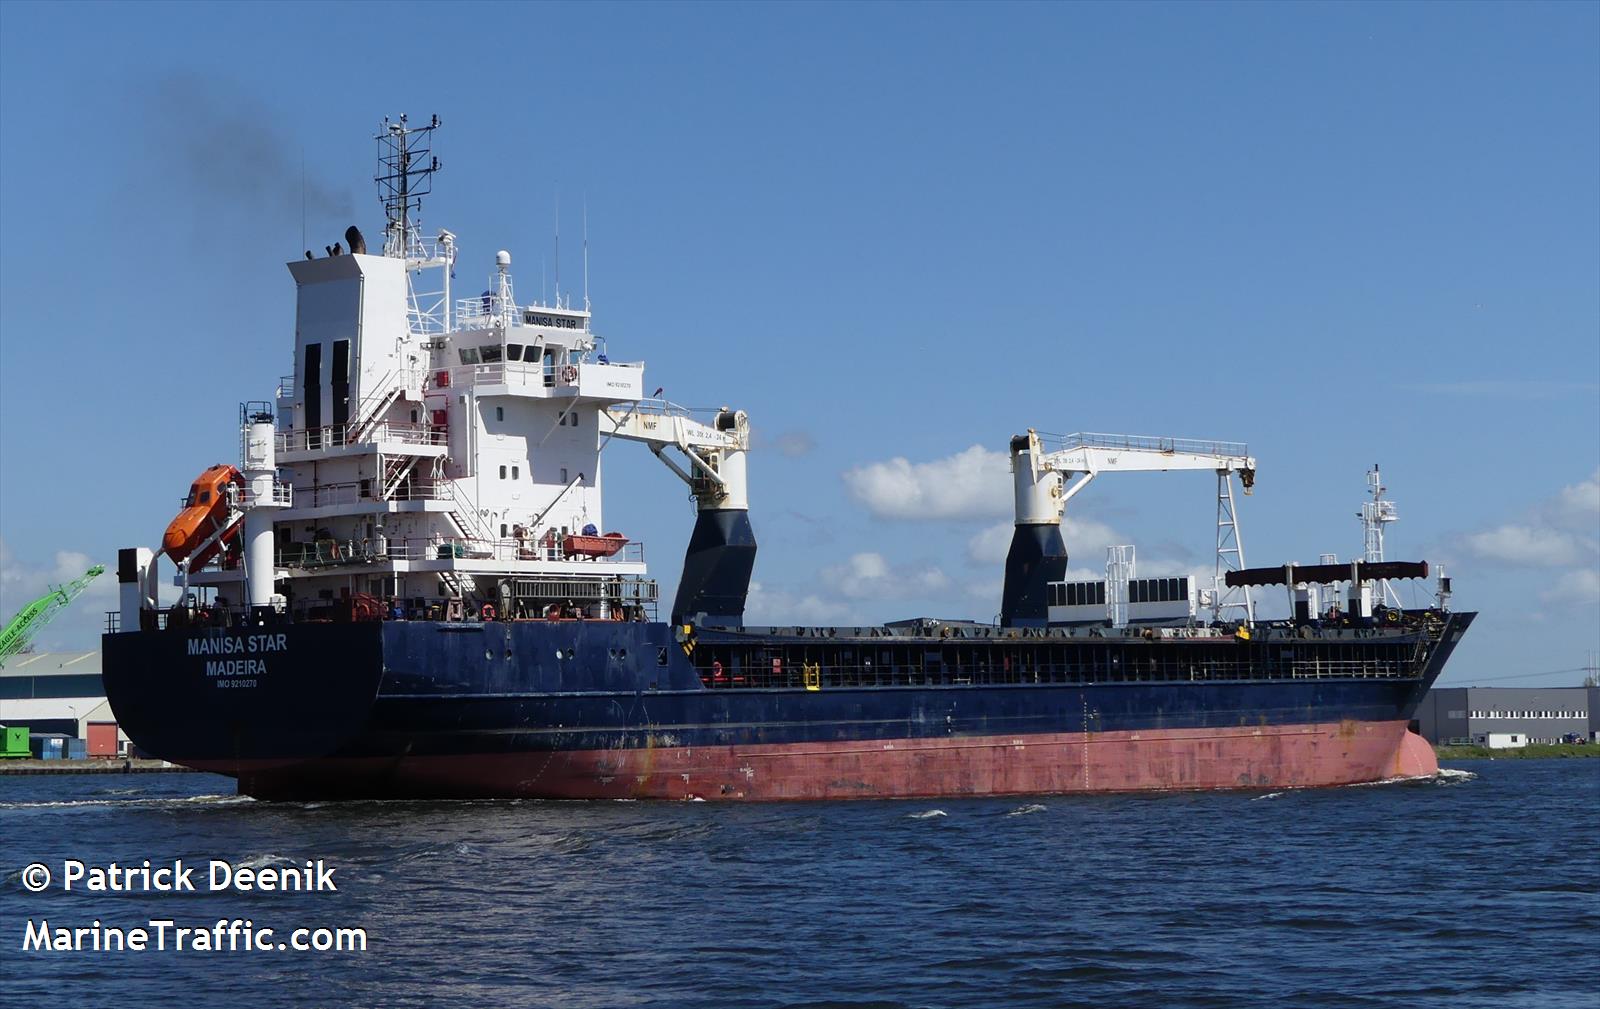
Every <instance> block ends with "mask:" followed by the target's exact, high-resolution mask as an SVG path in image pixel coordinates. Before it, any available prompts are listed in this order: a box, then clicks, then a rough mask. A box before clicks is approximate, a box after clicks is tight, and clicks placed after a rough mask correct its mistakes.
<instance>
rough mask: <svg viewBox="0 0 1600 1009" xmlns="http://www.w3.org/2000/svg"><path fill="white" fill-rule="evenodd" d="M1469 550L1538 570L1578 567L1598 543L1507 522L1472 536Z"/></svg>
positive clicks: (1486, 556) (1540, 528) (1566, 534)
mask: <svg viewBox="0 0 1600 1009" xmlns="http://www.w3.org/2000/svg"><path fill="white" fill-rule="evenodd" d="M1466 545H1467V549H1468V550H1470V551H1472V553H1474V554H1476V555H1477V556H1479V557H1481V558H1483V559H1484V560H1490V561H1499V562H1501V563H1502V564H1518V565H1530V566H1534V567H1564V566H1566V565H1568V564H1577V563H1579V562H1580V561H1582V560H1583V559H1584V557H1586V556H1588V555H1592V554H1593V553H1594V549H1595V545H1594V541H1593V540H1590V541H1587V542H1585V541H1584V539H1583V538H1582V537H1580V536H1575V535H1573V534H1572V533H1568V532H1565V531H1563V530H1560V529H1551V528H1549V527H1539V526H1531V525H1519V524H1516V523H1507V524H1505V525H1501V526H1496V527H1495V528H1493V529H1486V530H1484V531H1483V532H1478V533H1469V534H1468V535H1467V538H1466Z"/></svg>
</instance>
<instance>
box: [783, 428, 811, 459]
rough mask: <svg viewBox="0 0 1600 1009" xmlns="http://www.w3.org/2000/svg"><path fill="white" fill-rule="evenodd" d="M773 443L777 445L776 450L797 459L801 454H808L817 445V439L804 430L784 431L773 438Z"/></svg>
mask: <svg viewBox="0 0 1600 1009" xmlns="http://www.w3.org/2000/svg"><path fill="white" fill-rule="evenodd" d="M773 444H775V445H776V446H777V447H778V452H779V453H780V454H782V455H784V456H787V457H788V458H790V459H798V458H800V457H801V456H803V455H810V454H811V452H812V450H813V449H815V448H816V447H817V440H816V439H815V438H813V437H811V435H809V434H807V433H806V432H804V431H785V432H783V433H782V434H780V435H778V436H777V437H776V438H774V439H773Z"/></svg>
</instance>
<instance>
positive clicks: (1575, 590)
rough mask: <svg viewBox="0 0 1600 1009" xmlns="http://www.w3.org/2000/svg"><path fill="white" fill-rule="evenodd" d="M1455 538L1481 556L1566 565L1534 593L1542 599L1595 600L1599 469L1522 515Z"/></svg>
mask: <svg viewBox="0 0 1600 1009" xmlns="http://www.w3.org/2000/svg"><path fill="white" fill-rule="evenodd" d="M1461 542H1462V545H1463V546H1464V547H1465V548H1466V550H1467V551H1468V552H1469V553H1471V554H1474V555H1475V556H1477V557H1478V558H1480V559H1482V560H1485V561H1490V562H1493V563H1497V564H1505V565H1512V566H1518V567H1542V568H1564V569H1566V570H1564V571H1560V572H1559V573H1558V574H1557V575H1555V576H1554V580H1553V581H1551V582H1550V586H1549V588H1547V589H1546V590H1545V591H1543V592H1541V593H1540V596H1541V598H1542V599H1544V600H1545V601H1546V602H1548V603H1552V604H1571V605H1593V604H1594V603H1595V602H1600V469H1597V470H1595V471H1594V473H1592V474H1590V476H1589V477H1587V478H1586V479H1583V480H1580V481H1578V482H1577V483H1575V484H1571V485H1569V486H1566V487H1563V488H1562V489H1561V490H1560V491H1559V492H1557V493H1556V494H1555V495H1554V496H1553V497H1551V498H1549V499H1547V500H1545V501H1542V502H1540V503H1539V504H1537V505H1535V506H1534V507H1532V508H1530V509H1528V511H1527V512H1526V517H1525V518H1524V519H1523V521H1520V522H1506V523H1502V524H1501V525H1498V526H1495V527H1493V528H1491V529H1484V530H1481V531H1479V532H1474V533H1468V534H1467V535H1466V536H1463V537H1462V539H1461Z"/></svg>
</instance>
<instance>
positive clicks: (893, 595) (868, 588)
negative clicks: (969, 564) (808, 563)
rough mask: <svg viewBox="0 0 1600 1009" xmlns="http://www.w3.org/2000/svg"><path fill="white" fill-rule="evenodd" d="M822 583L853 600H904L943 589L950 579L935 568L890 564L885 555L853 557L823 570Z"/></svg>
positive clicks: (873, 554)
mask: <svg viewBox="0 0 1600 1009" xmlns="http://www.w3.org/2000/svg"><path fill="white" fill-rule="evenodd" d="M821 577H822V581H823V582H824V583H825V584H827V585H828V586H829V587H831V588H833V589H835V590H837V591H838V592H840V593H841V594H843V595H844V596H846V597H847V598H850V599H904V598H908V597H915V596H925V595H928V594H929V593H936V592H940V591H942V590H944V589H945V588H947V587H949V585H950V578H949V576H947V575H946V574H945V573H944V572H943V571H941V570H939V568H937V567H935V566H933V565H924V566H914V565H905V566H899V565H891V564H890V563H889V562H888V560H887V559H885V558H884V556H883V555H882V554H878V553H870V552H869V553H859V554H853V555H852V556H851V557H850V559H849V560H847V561H845V562H844V563H843V564H837V565H834V566H832V567H827V568H823V569H822V573H821Z"/></svg>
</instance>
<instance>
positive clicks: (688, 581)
mask: <svg viewBox="0 0 1600 1009" xmlns="http://www.w3.org/2000/svg"><path fill="white" fill-rule="evenodd" d="M600 416H601V423H602V425H607V424H609V426H610V429H609V430H608V431H607V432H606V441H610V439H611V438H613V437H616V438H622V439H624V440H626V441H637V442H643V443H644V445H645V446H646V447H647V448H649V449H650V451H651V452H652V453H654V454H655V457H656V458H657V459H660V460H661V461H662V462H663V463H664V464H665V465H666V467H667V468H668V469H670V470H672V472H673V473H674V474H675V475H676V476H677V477H678V479H680V480H682V481H683V482H684V483H685V484H687V485H688V487H689V494H690V496H691V497H693V498H694V501H695V508H696V512H697V514H696V517H695V523H694V532H693V534H691V535H690V537H689V548H688V550H687V551H686V552H685V554H684V558H683V577H682V579H680V581H679V582H678V594H677V597H676V598H675V599H674V600H673V603H672V622H673V623H674V624H680V623H683V622H684V621H687V620H693V621H694V622H696V623H698V624H701V625H702V626H720V627H741V626H743V624H744V604H745V598H746V596H747V595H748V594H749V591H750V573H751V572H752V571H753V570H754V569H755V563H756V537H755V532H754V530H752V529H751V528H750V499H749V493H748V486H747V483H746V473H745V456H746V453H748V452H749V450H750V420H749V417H747V416H746V414H745V412H744V411H743V410H730V409H728V408H727V407H723V408H722V409H720V410H718V411H716V412H715V414H714V415H713V416H712V418H711V422H710V423H709V424H707V423H704V422H702V421H699V420H696V419H694V418H693V417H692V416H691V415H690V412H689V411H688V410H687V409H685V408H684V407H681V406H678V405H676V404H673V403H669V402H667V401H666V400H658V399H650V400H639V401H637V402H635V403H631V404H628V405H626V406H623V405H618V406H614V407H610V408H608V409H607V410H605V411H604V412H603V413H602V414H601V415H600ZM604 447H605V444H604V442H602V444H601V448H604ZM669 449H675V450H676V454H677V455H680V456H681V457H682V458H681V461H680V460H679V459H678V458H675V457H674V455H669V454H668V450H669Z"/></svg>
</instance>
